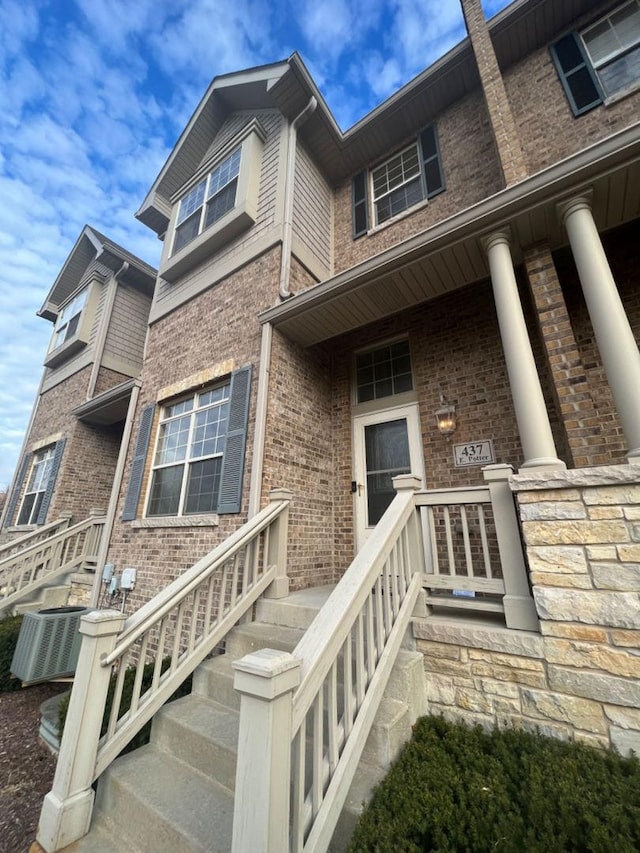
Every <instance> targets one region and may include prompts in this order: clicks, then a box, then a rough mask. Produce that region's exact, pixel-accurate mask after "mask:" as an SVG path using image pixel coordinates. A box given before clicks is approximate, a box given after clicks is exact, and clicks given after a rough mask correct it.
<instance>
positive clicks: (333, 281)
mask: <svg viewBox="0 0 640 853" xmlns="http://www.w3.org/2000/svg"><path fill="white" fill-rule="evenodd" d="M638 186H640V124H638V125H635V126H633V127H632V128H629V129H627V130H626V131H623V132H622V133H620V134H616V136H615V137H610V138H609V139H607V140H605V141H604V142H603V143H599V144H598V145H596V146H593V147H592V148H591V149H588V150H587V151H583V152H580V153H579V154H578V155H575V156H574V157H571V158H569V159H567V160H565V161H562V162H561V163H559V164H556V165H555V166H553V167H551V168H550V169H546V170H545V171H543V172H539V173H538V174H536V175H533V176H532V177H530V178H528V179H526V180H525V181H522V182H521V183H520V184H517V185H515V186H512V187H509V188H508V189H505V190H502V191H501V192H500V193H497V194H496V195H495V196H492V197H491V198H488V199H485V200H483V201H482V202H480V203H479V204H477V205H474V206H473V207H471V208H468V209H467V210H464V211H462V212H461V213H459V214H456V215H455V216H453V217H451V218H450V219H448V220H445V221H443V222H441V223H438V224H437V225H435V226H433V227H432V228H429V229H427V230H426V231H423V232H422V233H420V234H417V235H415V236H414V237H411V238H410V239H408V240H406V241H404V242H402V243H400V244H398V245H396V246H394V247H392V248H391V249H388V250H386V251H385V252H382V253H380V254H378V255H375V256H374V257H372V258H369V259H367V260H366V261H364V262H363V263H361V264H358V265H357V266H355V267H352V268H351V269H349V270H346V271H345V272H342V273H339V274H338V275H336V276H334V277H333V278H330V279H327V280H326V281H324V282H321V283H320V284H317V285H315V286H314V287H312V288H310V289H309V290H306V291H303V292H302V293H300V294H298V295H297V296H294V297H292V298H291V299H289V300H288V301H287V302H285V303H283V304H281V305H278V306H276V307H274V308H271V309H269V310H268V311H266V312H264V314H262V315H261V320H262V322H270V323H272V324H273V326H274V327H275V328H277V329H279V330H280V331H281V332H282V333H283V334H285V335H286V336H287V337H289V338H291V339H292V340H294V341H296V342H298V343H300V344H302V345H303V346H312V345H313V344H317V343H320V342H322V341H325V340H328V339H329V338H332V337H335V336H336V335H339V334H342V333H343V332H348V331H350V330H353V329H356V328H358V327H360V326H363V325H366V324H367V323H370V322H373V321H374V320H379V319H382V318H383V317H387V316H390V315H392V314H395V313H397V312H398V311H402V310H403V309H406V308H410V307H412V306H414V305H418V304H420V303H423V302H427V301H430V300H432V299H436V298H437V297H438V296H442V295H443V294H445V293H450V292H452V291H454V290H457V289H459V288H461V287H464V286H465V285H467V284H471V283H472V282H475V281H479V280H482V279H484V278H487V277H488V275H489V269H488V265H487V261H486V255H485V253H484V250H483V248H482V242H481V240H482V237H483V236H485V235H487V234H488V233H491V232H493V231H496V230H499V229H502V228H505V227H508V228H510V230H511V235H512V254H513V259H514V263H516V264H518V263H519V262H520V260H521V258H522V248H523V247H527V246H530V245H532V244H534V243H537V242H540V241H548V242H549V244H550V246H551V248H552V249H556V248H559V247H560V246H562V245H564V244H566V242H567V238H566V233H565V231H564V228H563V227H562V226H561V225H560V222H559V219H558V214H557V210H556V205H557V203H558V201H560V200H562V199H564V198H567V197H570V196H572V195H576V194H578V193H580V192H584V191H585V190H588V189H591V190H592V191H593V212H594V217H595V221H596V224H597V226H598V229H599V230H600V231H601V232H604V231H607V230H609V229H611V228H615V227H617V226H619V225H622V224H624V223H625V222H629V221H631V220H633V219H635V218H638V217H640V193H638V192H637V188H638Z"/></svg>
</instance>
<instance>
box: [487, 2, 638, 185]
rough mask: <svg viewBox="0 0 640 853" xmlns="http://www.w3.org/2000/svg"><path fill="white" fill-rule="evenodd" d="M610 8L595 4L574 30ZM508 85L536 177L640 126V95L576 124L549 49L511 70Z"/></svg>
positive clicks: (598, 109)
mask: <svg viewBox="0 0 640 853" xmlns="http://www.w3.org/2000/svg"><path fill="white" fill-rule="evenodd" d="M611 6H612V4H611V2H609V0H604V2H598V3H594V4H593V9H592V10H591V11H590V12H589V13H588V14H587V15H585V16H584V17H583V18H581V19H580V20H578V21H577V22H576V26H575V29H577V30H579V29H581V27H583V26H585V25H586V24H588V23H590V22H591V21H593V20H595V19H597V18H598V17H599V16H600V15H601V14H604V13H605V12H606V11H608V10H610V9H611ZM558 35H559V36H560V35H563V33H558ZM504 82H505V87H506V91H507V95H508V97H509V102H510V103H511V109H512V111H513V116H514V119H515V122H516V125H517V127H518V131H519V135H520V140H521V144H522V148H523V151H524V156H525V159H526V161H527V164H528V166H529V171H530V172H531V173H532V174H533V173H535V172H538V171H539V170H540V169H544V168H545V167H547V166H550V165H552V164H553V163H556V162H557V161H558V160H562V159H563V158H564V157H567V156H569V155H570V154H573V153H575V152H577V151H579V150H580V149H581V148H584V147H585V146H587V145H592V144H593V143H595V142H598V141H599V140H601V139H605V138H606V137H607V136H610V135H611V134H612V133H615V132H616V131H619V130H622V129H623V128H625V127H628V126H629V125H631V124H633V123H634V122H636V121H637V120H638V114H639V112H640V89H638V90H636V91H635V92H633V93H632V94H630V95H628V96H627V97H624V98H622V99H619V100H617V101H616V102H614V103H611V104H609V105H607V106H604V105H602V106H599V107H596V108H595V109H593V110H591V111H590V112H588V113H586V114H585V115H582V116H579V117H578V118H576V117H575V116H574V115H573V113H572V112H571V108H570V106H569V102H568V100H567V98H566V95H565V94H564V90H563V88H562V85H561V83H560V79H559V77H558V74H557V71H556V69H555V66H554V64H553V61H552V59H551V54H550V53H549V50H548V48H547V47H543V48H540V49H539V50H537V51H534V52H533V53H532V54H530V55H529V56H527V57H526V58H525V59H523V60H522V61H521V62H519V63H517V64H516V65H515V66H513V67H512V68H509V69H508V70H507V71H506V72H505V74H504Z"/></svg>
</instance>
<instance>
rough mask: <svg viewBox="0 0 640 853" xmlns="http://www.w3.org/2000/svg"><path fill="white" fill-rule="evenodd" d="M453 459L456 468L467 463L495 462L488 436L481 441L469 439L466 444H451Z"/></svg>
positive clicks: (488, 463)
mask: <svg viewBox="0 0 640 853" xmlns="http://www.w3.org/2000/svg"><path fill="white" fill-rule="evenodd" d="M453 461H454V464H455V466H456V468H466V467H467V466H468V465H490V464H491V463H492V462H495V459H494V456H493V442H492V441H491V439H490V438H486V439H484V440H482V441H470V442H469V443H468V444H454V445H453Z"/></svg>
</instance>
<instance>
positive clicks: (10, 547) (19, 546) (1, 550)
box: [0, 515, 71, 568]
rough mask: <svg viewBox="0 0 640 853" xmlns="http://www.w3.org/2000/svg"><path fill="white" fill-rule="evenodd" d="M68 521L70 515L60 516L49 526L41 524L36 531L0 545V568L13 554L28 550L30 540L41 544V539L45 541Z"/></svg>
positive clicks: (67, 524)
mask: <svg viewBox="0 0 640 853" xmlns="http://www.w3.org/2000/svg"><path fill="white" fill-rule="evenodd" d="M70 521H71V515H67V516H62V517H60V518H57V519H56V520H55V521H50V522H49V524H43V525H42V526H41V527H38V528H37V530H30V531H29V532H28V533H24V534H23V535H22V536H18V537H16V538H15V539H11V540H9V542H5V544H4V545H0V568H1V567H2V563H3V562H4V561H5V560H7V559H8V558H9V557H13V552H17V551H22V550H25V548H28V547H29V545H30V544H32V540H33V541H34V542H41V541H42V540H43V539H46V538H47V537H48V536H49V534H50V533H51V532H52V531H53V530H56V529H57V528H62V529H64V528H66V527H68V526H69V522H70Z"/></svg>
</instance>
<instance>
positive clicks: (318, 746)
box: [311, 685, 324, 818]
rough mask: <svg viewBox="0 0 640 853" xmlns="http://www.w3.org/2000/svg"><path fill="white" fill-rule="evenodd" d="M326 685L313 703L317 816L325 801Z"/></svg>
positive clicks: (313, 785)
mask: <svg viewBox="0 0 640 853" xmlns="http://www.w3.org/2000/svg"><path fill="white" fill-rule="evenodd" d="M323 689H324V685H323V686H322V687H321V688H320V690H318V692H317V694H316V698H315V699H314V702H313V757H312V762H313V763H312V765H311V767H312V783H311V811H312V815H313V817H314V818H315V816H316V815H317V814H318V812H319V811H320V806H321V805H322V799H323V793H324V792H323V784H322V765H323V760H324V740H323V725H322V724H323V719H322V716H323V713H324V707H323V705H324V703H323V701H322V693H323Z"/></svg>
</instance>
